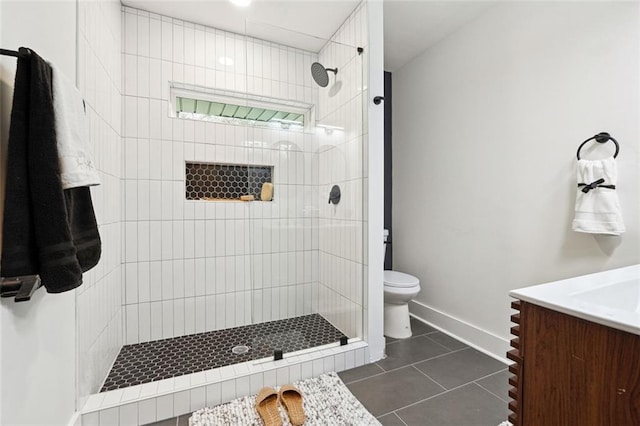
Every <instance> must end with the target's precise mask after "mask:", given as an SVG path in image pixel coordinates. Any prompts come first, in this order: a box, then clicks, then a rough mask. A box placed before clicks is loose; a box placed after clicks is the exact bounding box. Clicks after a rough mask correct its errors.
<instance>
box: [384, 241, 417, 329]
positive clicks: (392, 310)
mask: <svg viewBox="0 0 640 426" xmlns="http://www.w3.org/2000/svg"><path fill="white" fill-rule="evenodd" d="M387 238H389V230H388V229H385V230H384V244H385V256H386V253H387V250H386V249H387ZM419 292H420V280H419V279H418V278H416V277H414V276H413V275H409V274H405V273H404V272H398V271H389V270H387V271H384V335H385V336H387V337H392V338H394V339H406V338H409V337H411V323H410V322H409V301H410V300H412V299H413V298H414V297H416V296H417V295H418V293H419Z"/></svg>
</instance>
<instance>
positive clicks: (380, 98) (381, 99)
mask: <svg viewBox="0 0 640 426" xmlns="http://www.w3.org/2000/svg"><path fill="white" fill-rule="evenodd" d="M382 101H384V96H376V97H375V98H373V103H374V104H376V105H380V103H381V102H382Z"/></svg>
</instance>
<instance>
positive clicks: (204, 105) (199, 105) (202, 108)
mask: <svg viewBox="0 0 640 426" xmlns="http://www.w3.org/2000/svg"><path fill="white" fill-rule="evenodd" d="M210 106H211V102H208V101H196V112H197V113H198V114H209V107H210Z"/></svg>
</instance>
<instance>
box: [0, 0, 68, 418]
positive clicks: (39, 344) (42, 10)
mask: <svg viewBox="0 0 640 426" xmlns="http://www.w3.org/2000/svg"><path fill="white" fill-rule="evenodd" d="M0 10H1V11H2V13H1V18H2V20H1V21H0V34H1V36H0V39H1V40H2V47H3V48H6V49H12V50H17V49H18V47H20V46H25V47H30V48H33V49H34V50H35V51H36V52H37V53H38V54H39V55H40V56H42V57H43V58H45V59H47V60H50V61H52V62H55V64H56V65H57V66H58V67H60V69H61V70H63V72H64V73H65V74H66V75H67V76H68V77H69V78H70V79H74V78H75V75H76V49H75V46H76V45H75V42H76V32H75V30H76V5H75V3H74V2H65V1H44V2H35V1H3V2H1V3H0ZM15 66H16V59H15V58H11V57H0V88H1V90H2V93H1V94H0V99H1V103H2V108H1V111H2V117H1V123H2V129H1V131H0V134H1V138H0V141H1V143H2V154H3V157H2V164H3V167H2V178H1V180H2V182H1V186H2V187H3V188H4V185H5V170H6V169H5V167H4V165H5V164H6V158H5V153H6V144H7V140H8V126H9V121H10V112H11V102H12V98H13V82H14V75H15ZM2 193H4V190H3V191H2ZM2 200H3V201H4V197H2ZM3 201H2V202H3ZM0 207H2V206H0ZM2 208H3V207H2ZM0 210H1V209H0ZM75 309H76V298H75V292H73V291H71V292H66V293H62V294H53V295H52V294H47V293H46V292H45V291H44V289H40V290H39V291H38V292H37V293H36V294H35V296H34V297H33V298H32V300H31V301H29V302H24V303H19V304H16V303H14V301H13V299H1V304H0V327H1V332H0V338H1V340H2V351H1V352H0V371H1V373H0V375H1V377H2V381H1V382H0V389H1V399H0V423H2V424H6V425H20V424H30V425H34V424H49V425H50V424H66V423H67V422H69V420H70V419H71V417H72V415H73V413H74V411H75V397H76V394H75V385H76V338H75ZM52 396H54V397H53V398H52Z"/></svg>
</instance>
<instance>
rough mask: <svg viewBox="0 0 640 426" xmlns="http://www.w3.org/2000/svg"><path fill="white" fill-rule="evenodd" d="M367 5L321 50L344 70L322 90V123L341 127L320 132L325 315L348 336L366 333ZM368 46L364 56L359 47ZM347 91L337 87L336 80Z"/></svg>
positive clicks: (321, 300)
mask: <svg viewBox="0 0 640 426" xmlns="http://www.w3.org/2000/svg"><path fill="white" fill-rule="evenodd" d="M366 23H367V10H366V3H364V2H363V3H361V4H360V6H358V8H357V9H356V10H355V11H354V12H353V13H352V14H351V16H350V17H349V18H348V19H347V20H346V21H345V23H344V24H343V25H342V26H341V27H340V29H339V30H338V31H337V32H336V33H335V35H334V36H333V38H332V40H331V42H330V43H328V44H327V45H326V46H325V47H324V48H323V49H322V50H321V51H320V54H319V60H320V63H322V64H323V65H324V66H325V67H327V68H336V67H337V68H338V73H337V74H336V75H335V77H334V76H333V74H330V75H329V80H330V84H329V86H328V87H327V88H325V89H320V92H319V99H318V108H317V119H318V123H320V124H324V125H328V126H333V127H337V129H334V130H333V131H329V132H318V133H317V135H318V150H319V161H318V167H319V170H318V174H319V177H318V183H319V198H320V200H321V202H320V204H319V206H320V211H319V226H320V229H319V261H318V263H319V265H318V270H319V280H320V287H319V295H318V297H319V311H318V312H319V313H320V314H322V315H323V316H324V317H325V318H326V319H327V320H329V321H330V322H331V323H332V324H333V325H335V326H336V327H337V328H339V329H340V330H341V331H342V332H343V333H345V334H347V335H348V336H362V335H363V323H362V321H363V308H366V299H365V298H364V297H363V284H362V283H363V279H364V276H363V269H364V265H365V263H366V260H365V259H366V257H365V256H364V244H363V238H364V236H363V230H364V229H366V211H365V207H364V206H365V204H364V201H365V200H364V199H363V194H364V193H365V189H366V184H367V182H366V174H365V172H366V170H365V169H364V167H363V164H366V161H367V160H366V141H367V139H366V132H367V130H366V128H367V127H366V122H365V120H364V116H366V113H364V114H363V110H364V111H366V109H365V108H366V99H367V92H366V88H365V87H363V85H364V83H363V82H366V81H367V78H366V77H365V76H364V75H363V73H364V72H365V70H366V69H367V64H366V62H365V61H366V58H368V51H367V40H368V35H367V34H368V32H367V26H366ZM357 47H362V48H363V49H364V51H363V54H362V55H360V54H358V52H357V50H356V48H357ZM334 79H335V81H336V84H335V85H336V86H337V85H338V84H340V83H342V85H341V89H340V90H338V91H337V93H336V91H335V90H332V89H333V88H332V85H331V83H333V81H334ZM336 184H337V185H339V186H340V189H341V192H342V198H341V199H340V203H339V204H337V205H333V204H329V203H327V202H322V201H324V200H327V199H328V198H329V192H330V190H331V187H332V186H333V185H336Z"/></svg>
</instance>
